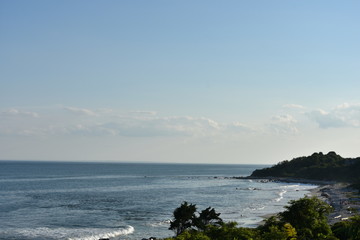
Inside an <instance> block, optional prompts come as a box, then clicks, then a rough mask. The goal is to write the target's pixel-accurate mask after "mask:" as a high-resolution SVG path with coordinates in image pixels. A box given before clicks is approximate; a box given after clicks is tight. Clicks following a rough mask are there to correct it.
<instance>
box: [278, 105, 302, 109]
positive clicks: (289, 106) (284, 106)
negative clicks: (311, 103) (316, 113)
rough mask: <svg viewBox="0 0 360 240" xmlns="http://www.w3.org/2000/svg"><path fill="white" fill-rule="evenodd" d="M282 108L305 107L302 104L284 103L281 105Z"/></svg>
mask: <svg viewBox="0 0 360 240" xmlns="http://www.w3.org/2000/svg"><path fill="white" fill-rule="evenodd" d="M283 108H293V109H305V107H304V106H302V105H299V104H285V105H283Z"/></svg>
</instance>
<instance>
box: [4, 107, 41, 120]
mask: <svg viewBox="0 0 360 240" xmlns="http://www.w3.org/2000/svg"><path fill="white" fill-rule="evenodd" d="M0 116H1V117H13V116H23V117H24V116H25V117H34V118H37V117H39V114H37V113H36V112H28V111H22V110H18V109H15V108H11V109H8V110H5V111H3V112H1V113H0Z"/></svg>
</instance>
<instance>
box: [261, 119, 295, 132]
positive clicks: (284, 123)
mask: <svg viewBox="0 0 360 240" xmlns="http://www.w3.org/2000/svg"><path fill="white" fill-rule="evenodd" d="M296 123H297V120H296V119H295V118H294V117H293V116H291V115H289V114H282V115H278V116H273V117H272V118H271V122H270V123H269V124H267V126H268V128H269V129H270V130H271V131H274V132H275V133H277V134H288V133H290V134H295V133H298V132H299V130H298V129H297V127H296Z"/></svg>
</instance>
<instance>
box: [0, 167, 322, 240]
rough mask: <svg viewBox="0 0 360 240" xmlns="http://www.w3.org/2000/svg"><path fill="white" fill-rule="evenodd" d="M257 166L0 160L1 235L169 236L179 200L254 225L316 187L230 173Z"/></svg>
mask: <svg viewBox="0 0 360 240" xmlns="http://www.w3.org/2000/svg"><path fill="white" fill-rule="evenodd" d="M263 167H265V166H260V165H208V164H140V163H139V164H134V163H66V162H11V161H0V239H24V240H30V239H31V240H33V239H37V240H42V239H44V240H45V239H46V240H51V239H64V240H71V239H84V240H90V239H94V240H98V239H100V238H110V239H114V240H116V239H129V240H133V239H134V240H135V239H142V238H149V237H151V236H153V237H158V238H160V237H170V236H173V235H174V233H173V232H172V231H170V230H168V228H169V224H170V220H171V219H172V212H173V211H174V209H175V208H177V207H179V206H180V204H181V203H182V202H184V201H187V202H189V203H193V204H196V206H197V208H198V210H199V211H201V210H203V209H205V208H207V207H209V206H211V207H213V208H215V210H216V211H217V212H219V213H221V215H220V217H221V218H222V219H223V220H224V221H236V222H237V223H238V224H239V226H244V227H255V226H257V224H259V222H260V221H261V220H262V217H261V216H264V215H266V214H270V213H275V212H280V211H283V206H284V205H286V204H287V203H288V201H289V200H292V199H298V198H300V197H303V196H304V195H305V194H307V193H308V191H309V190H310V189H311V188H314V187H316V186H313V185H306V184H288V183H280V182H266V181H256V180H246V179H235V178H233V177H234V176H248V175H250V174H251V172H252V171H253V170H255V169H258V168H263Z"/></svg>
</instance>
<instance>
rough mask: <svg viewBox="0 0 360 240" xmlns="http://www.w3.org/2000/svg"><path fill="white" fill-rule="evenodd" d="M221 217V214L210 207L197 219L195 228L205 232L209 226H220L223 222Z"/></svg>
mask: <svg viewBox="0 0 360 240" xmlns="http://www.w3.org/2000/svg"><path fill="white" fill-rule="evenodd" d="M219 216H220V213H216V212H215V209H214V208H211V207H208V208H206V209H205V210H203V211H201V212H200V214H199V217H197V218H196V219H195V226H196V227H197V228H198V229H200V230H205V229H206V227H207V226H209V225H215V226H220V225H221V224H222V222H223V221H222V219H221V218H220V217H219Z"/></svg>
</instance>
